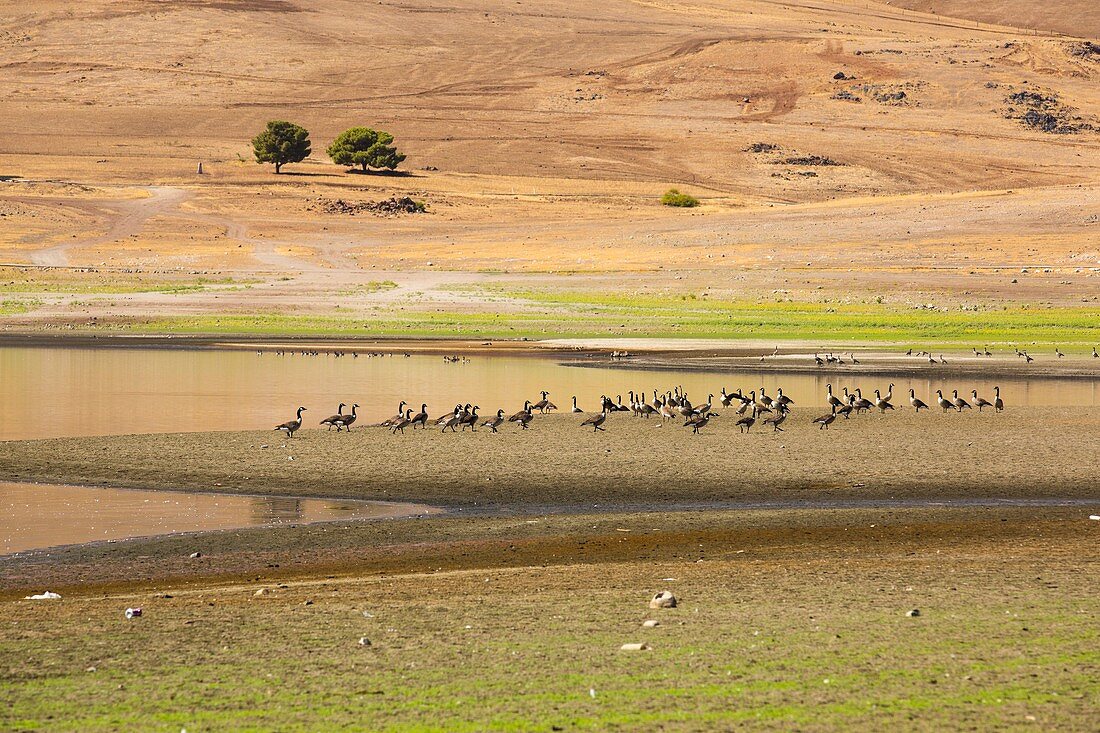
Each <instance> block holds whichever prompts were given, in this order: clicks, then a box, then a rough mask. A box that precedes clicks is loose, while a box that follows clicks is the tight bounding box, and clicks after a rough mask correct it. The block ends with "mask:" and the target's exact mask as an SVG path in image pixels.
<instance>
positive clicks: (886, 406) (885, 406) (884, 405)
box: [875, 389, 894, 414]
mask: <svg viewBox="0 0 1100 733" xmlns="http://www.w3.org/2000/svg"><path fill="white" fill-rule="evenodd" d="M875 407H877V408H878V409H879V412H881V413H883V414H885V413H886V411H887V410H893V409H894V406H893V405H891V404H890V401H889V400H885V399H883V398H882V395H880V394H879V392H878V390H877V389H876V390H875Z"/></svg>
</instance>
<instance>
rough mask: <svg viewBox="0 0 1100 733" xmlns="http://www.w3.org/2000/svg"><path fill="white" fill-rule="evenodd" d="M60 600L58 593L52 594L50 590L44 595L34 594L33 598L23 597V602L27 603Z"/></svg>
mask: <svg viewBox="0 0 1100 733" xmlns="http://www.w3.org/2000/svg"><path fill="white" fill-rule="evenodd" d="M60 598H61V594H60V593H54V592H53V591H51V590H48V591H46V592H45V593H36V594H34V595H33V596H24V600H27V601H56V600H59V599H60Z"/></svg>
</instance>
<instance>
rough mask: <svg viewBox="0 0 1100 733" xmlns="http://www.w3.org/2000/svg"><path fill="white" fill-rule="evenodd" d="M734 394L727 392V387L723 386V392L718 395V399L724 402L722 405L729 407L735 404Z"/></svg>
mask: <svg viewBox="0 0 1100 733" xmlns="http://www.w3.org/2000/svg"><path fill="white" fill-rule="evenodd" d="M733 400H734V396H733V395H731V394H726V388H725V387H723V388H722V394H720V395H719V396H718V401H719V402H721V403H722V407H729V406H730V405H732V404H733Z"/></svg>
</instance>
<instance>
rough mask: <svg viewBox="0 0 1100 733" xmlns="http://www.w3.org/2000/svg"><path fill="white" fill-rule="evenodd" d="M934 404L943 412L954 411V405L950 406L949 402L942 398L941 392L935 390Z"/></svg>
mask: <svg viewBox="0 0 1100 733" xmlns="http://www.w3.org/2000/svg"><path fill="white" fill-rule="evenodd" d="M936 404H937V405H939V406H940V407H942V408H943V411H944V412H947V411H948V410H953V409H955V405H953V404H951V400H949V399H947V398H946V397H944V396H943V390H942V389H937V390H936Z"/></svg>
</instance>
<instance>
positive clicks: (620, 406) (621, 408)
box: [615, 394, 630, 412]
mask: <svg viewBox="0 0 1100 733" xmlns="http://www.w3.org/2000/svg"><path fill="white" fill-rule="evenodd" d="M615 397H616V399H618V402H616V403H615V412H630V408H629V407H627V406H626V405H624V404H623V396H622V395H621V394H620V395H615Z"/></svg>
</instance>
